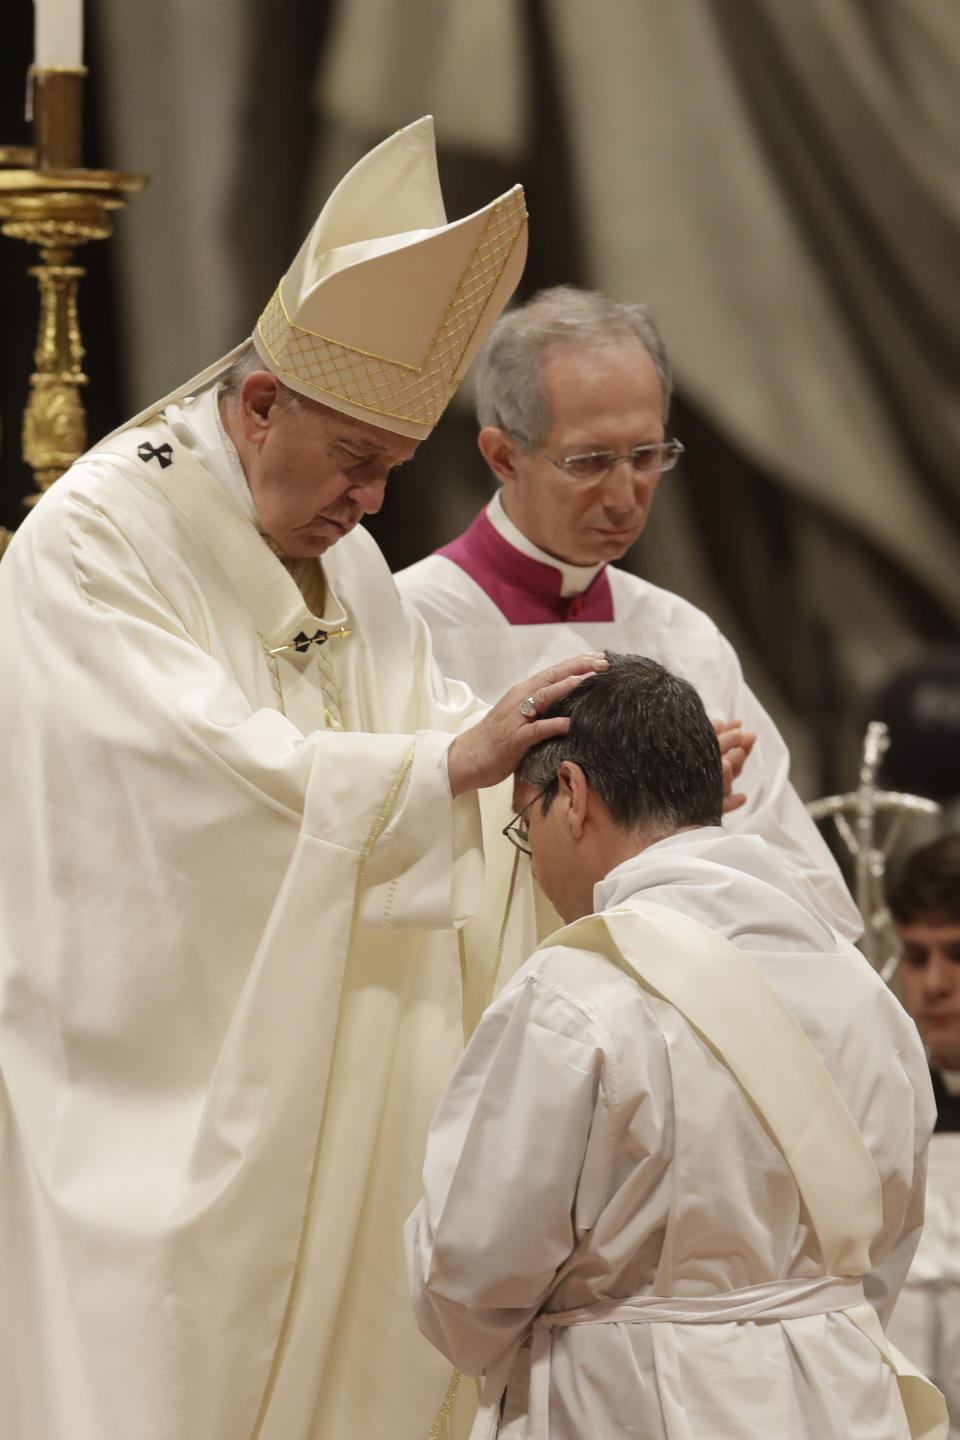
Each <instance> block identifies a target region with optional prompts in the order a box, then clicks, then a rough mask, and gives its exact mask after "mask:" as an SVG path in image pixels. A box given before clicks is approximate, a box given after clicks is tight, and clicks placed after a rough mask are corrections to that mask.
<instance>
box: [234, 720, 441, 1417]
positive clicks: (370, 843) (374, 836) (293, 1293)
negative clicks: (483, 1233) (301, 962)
mask: <svg viewBox="0 0 960 1440" xmlns="http://www.w3.org/2000/svg"><path fill="white" fill-rule="evenodd" d="M415 750H416V742H414V744H412V745H411V746H410V749H409V750H408V751H407V753H406V755H405V756H404V759H403V763H402V764H401V766H400V768H399V770H398V771H397V773H396V775H395V776H394V779H393V783H392V785H391V786H390V790H389V791H388V793H387V796H386V798H385V799H384V802H383V804H382V805H381V806H380V811H379V814H378V815H377V818H376V820H374V822H373V825H372V827H371V829H370V833H369V835H368V836H367V838H366V840H365V841H364V844H363V849H362V850H361V852H360V863H359V865H358V867H357V882H356V886H355V888H354V895H353V911H352V913H351V916H350V934H349V936H348V937H347V948H346V954H345V957H344V967H343V968H344V976H345V975H346V969H347V965H348V964H349V963H350V952H351V951H352V949H353V942H354V937H355V935H356V929H357V921H358V920H359V918H360V893H361V888H362V885H363V877H364V873H365V871H366V868H367V861H368V860H369V859H370V856H371V854H372V852H373V847H374V846H375V845H376V843H377V841H378V840H379V839H380V836H381V835H382V834H383V831H384V828H385V827H386V824H387V819H388V817H389V814H390V811H391V810H392V809H393V806H394V803H395V801H396V798H397V796H398V795H399V793H400V790H401V788H402V786H403V783H404V781H405V780H406V778H407V774H408V772H409V770H410V766H411V765H412V763H413V756H414V752H415ZM341 997H342V986H341ZM340 1019H341V1009H340V1004H339V1002H338V1005H337V1023H336V1027H335V1029H334V1033H333V1046H332V1048H331V1051H330V1069H329V1072H328V1075H327V1081H328V1084H327V1092H326V1093H325V1094H324V1101H323V1110H322V1113H321V1115H320V1125H319V1128H318V1130H317V1143H316V1145H315V1146H314V1151H313V1164H312V1166H311V1170H310V1180H309V1183H308V1185H307V1196H306V1202H305V1204H304V1211H303V1222H302V1224H301V1227H300V1240H299V1243H298V1245H297V1255H296V1259H295V1260H294V1264H293V1275H292V1276H291V1279H290V1290H289V1293H288V1295H287V1304H286V1308H285V1310H284V1313H283V1319H282V1320H281V1322H280V1330H279V1332H278V1334H277V1343H276V1347H275V1349H274V1353H273V1360H272V1362H271V1365H270V1373H269V1374H268V1376H267V1383H266V1386H265V1388H264V1392H263V1399H262V1400H261V1402H260V1410H259V1413H258V1415H257V1418H256V1420H255V1422H254V1426H253V1430H252V1431H251V1433H250V1440H258V1436H259V1435H260V1432H261V1430H262V1429H263V1424H264V1421H265V1420H266V1418H267V1409H268V1407H269V1404H270V1401H271V1400H272V1398H273V1392H274V1390H275V1388H276V1383H277V1376H278V1374H279V1371H280V1365H281V1362H282V1360H283V1354H284V1351H285V1349H286V1344H287V1339H288V1337H289V1334H290V1323H291V1317H292V1314H293V1305H294V1301H295V1300H296V1297H297V1291H298V1290H299V1288H300V1278H301V1275H302V1272H303V1257H304V1252H305V1250H306V1247H307V1232H308V1231H309V1228H310V1216H311V1213H312V1210H313V1199H314V1193H315V1191H316V1184H317V1174H318V1172H319V1169H320V1149H321V1144H322V1141H323V1135H324V1130H325V1128H326V1119H327V1095H328V1093H329V1080H330V1076H331V1075H332V1074H333V1067H334V1063H335V1061H336V1055H337V1042H338V1040H339V1038H340ZM448 1394H449V1391H448ZM452 1403H453V1402H452V1400H451V1404H452Z"/></svg>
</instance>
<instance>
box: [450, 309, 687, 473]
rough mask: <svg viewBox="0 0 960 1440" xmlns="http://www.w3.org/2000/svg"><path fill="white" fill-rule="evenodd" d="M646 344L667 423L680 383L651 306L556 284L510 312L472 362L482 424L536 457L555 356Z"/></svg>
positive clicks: (545, 427) (546, 422) (546, 425)
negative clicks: (547, 368)
mask: <svg viewBox="0 0 960 1440" xmlns="http://www.w3.org/2000/svg"><path fill="white" fill-rule="evenodd" d="M624 340H639V341H640V343H641V345H642V346H643V348H644V349H645V350H646V352H647V354H648V355H649V356H650V359H651V360H652V361H653V363H654V366H655V367H656V371H657V375H658V377H659V380H660V396H661V411H662V414H663V419H664V421H666V418H667V415H668V413H669V409H670V395H671V392H672V389H673V381H672V377H671V373H670V362H669V360H668V359H667V351H666V346H665V345H664V343H663V337H662V336H661V334H660V331H659V329H658V328H657V323H656V321H655V320H654V318H653V315H652V314H651V312H650V310H649V309H648V307H647V306H646V305H641V304H639V303H635V302H627V301H623V300H614V299H611V297H610V296H608V295H603V294H601V293H600V291H597V290H578V289H576V288H575V287H574V286H572V285H555V286H553V287H552V288H551V289H549V290H540V291H538V293H537V294H536V295H534V296H533V298H532V299H531V300H528V301H527V302H526V304H525V305H518V306H516V307H514V308H513V309H510V310H508V311H506V313H505V314H503V315H501V317H500V319H499V320H498V321H497V323H496V325H494V327H493V329H492V330H491V332H490V334H489V335H488V337H487V339H486V341H485V342H484V344H483V346H482V347H481V349H480V352H479V354H478V356H477V358H476V360H475V361H474V363H473V376H472V378H473V383H474V393H475V396H476V409H477V420H478V421H479V423H480V426H481V428H483V427H484V426H487V425H495V426H497V427H498V428H499V429H500V430H506V432H507V433H508V434H509V435H510V436H511V437H512V439H513V440H515V441H516V443H517V444H518V445H519V446H520V447H521V449H522V450H524V451H527V452H530V451H533V450H536V449H538V448H539V447H540V445H542V444H543V442H544V440H545V439H546V438H547V435H548V434H549V433H550V426H551V423H552V417H551V415H550V406H549V403H548V401H547V397H546V395H545V394H544V390H543V366H544V361H545V360H546V358H547V356H548V355H549V354H550V353H551V352H552V351H554V350H559V349H576V350H578V351H585V352H587V353H596V352H600V351H603V350H604V349H609V348H610V347H611V346H613V345H617V344H620V343H621V342H622V341H624Z"/></svg>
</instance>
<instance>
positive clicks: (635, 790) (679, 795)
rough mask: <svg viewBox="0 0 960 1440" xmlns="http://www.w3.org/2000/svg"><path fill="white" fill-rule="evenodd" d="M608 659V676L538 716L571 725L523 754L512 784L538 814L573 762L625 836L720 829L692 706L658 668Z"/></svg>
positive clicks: (714, 759) (716, 795)
mask: <svg viewBox="0 0 960 1440" xmlns="http://www.w3.org/2000/svg"><path fill="white" fill-rule="evenodd" d="M606 655H607V659H608V660H609V662H610V668H609V670H598V671H597V672H596V674H594V675H588V676H587V677H586V679H584V680H581V681H580V684H579V685H578V686H577V687H576V689H575V690H572V691H571V692H570V694H569V695H566V696H564V698H563V699H562V700H557V701H556V702H555V703H554V704H553V705H551V706H550V707H549V708H548V709H546V710H544V711H543V716H542V717H541V718H543V717H546V716H553V715H569V717H570V729H569V730H568V731H567V733H566V734H565V735H558V736H556V737H555V738H553V739H550V740H541V742H540V744H539V745H534V746H533V747H532V748H531V749H530V750H528V751H527V753H526V755H525V756H524V757H523V759H522V760H521V761H520V764H519V765H518V766H517V771H516V778H517V779H518V780H520V781H522V782H523V783H524V784H525V785H531V786H533V788H534V789H535V790H539V791H541V792H542V795H543V798H542V800H541V802H540V805H541V811H542V813H543V814H546V812H547V811H548V810H549V808H550V806H551V805H552V803H553V801H554V798H555V797H556V794H557V787H558V782H557V771H558V769H559V768H560V765H561V764H562V763H563V761H564V760H572V761H573V762H574V763H575V764H577V765H579V766H580V768H581V769H582V770H583V773H584V775H585V776H586V778H587V781H588V782H589V784H590V786H591V787H592V788H593V790H595V791H596V793H597V794H598V795H599V797H600V799H601V800H602V801H603V803H604V805H605V806H606V808H607V810H608V812H609V814H610V817H611V819H613V820H614V821H616V823H617V824H618V825H620V826H622V827H623V828H624V829H625V830H632V831H636V832H638V833H641V834H644V835H647V836H655V837H658V838H659V837H662V836H663V835H668V834H672V833H673V832H674V831H675V830H680V829H682V828H683V827H685V826H688V825H719V824H720V822H721V819H722V816H723V762H722V760H721V757H720V744H719V741H718V740H717V733H716V730H715V729H714V727H713V725H712V724H711V722H710V720H709V718H708V717H707V712H706V710H705V709H704V708H703V701H702V700H701V699H700V696H699V695H698V694H697V692H696V690H695V689H694V688H693V686H692V685H691V684H690V683H689V681H687V680H683V679H681V678H680V676H679V675H674V674H672V672H671V671H669V670H667V669H665V668H664V666H663V665H660V664H658V663H657V661H656V660H650V659H648V658H647V657H645V656H643V655H617V654H615V653H614V652H613V651H611V650H608V651H607V652H606Z"/></svg>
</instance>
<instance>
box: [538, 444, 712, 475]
mask: <svg viewBox="0 0 960 1440" xmlns="http://www.w3.org/2000/svg"><path fill="white" fill-rule="evenodd" d="M683 451H684V447H683V445H682V444H681V443H680V441H679V440H674V439H673V438H672V437H671V436H669V435H668V436H667V438H666V439H665V440H664V441H663V442H662V443H661V444H659V445H634V447H633V449H632V450H628V451H627V453H626V455H616V454H614V452H613V451H612V450H591V451H590V452H589V454H586V455H565V456H564V458H563V459H562V460H554V458H553V456H552V455H548V454H547V452H546V451H545V450H538V451H537V454H538V455H542V456H543V458H544V460H549V461H550V464H551V465H554V466H556V468H557V469H558V470H562V471H563V473H564V475H568V476H569V477H570V479H571V480H576V481H579V482H581V483H582V482H586V481H591V480H604V479H606V477H607V476H608V475H609V474H610V473H611V471H612V470H613V468H614V466H615V465H619V464H620V461H621V460H629V461H630V465H631V467H632V469H633V473H634V474H635V475H660V474H662V473H663V471H665V470H672V469H673V467H674V465H676V463H677V461H678V460H679V459H680V456H681V455H682V454H683Z"/></svg>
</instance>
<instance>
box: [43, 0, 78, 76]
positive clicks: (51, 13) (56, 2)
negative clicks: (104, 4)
mask: <svg viewBox="0 0 960 1440" xmlns="http://www.w3.org/2000/svg"><path fill="white" fill-rule="evenodd" d="M33 3H34V9H35V12H36V13H35V15H34V22H35V24H34V40H33V63H34V65H35V66H36V67H37V69H38V70H45V69H50V68H51V67H52V66H54V65H73V66H77V65H82V64H83V0H33Z"/></svg>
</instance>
